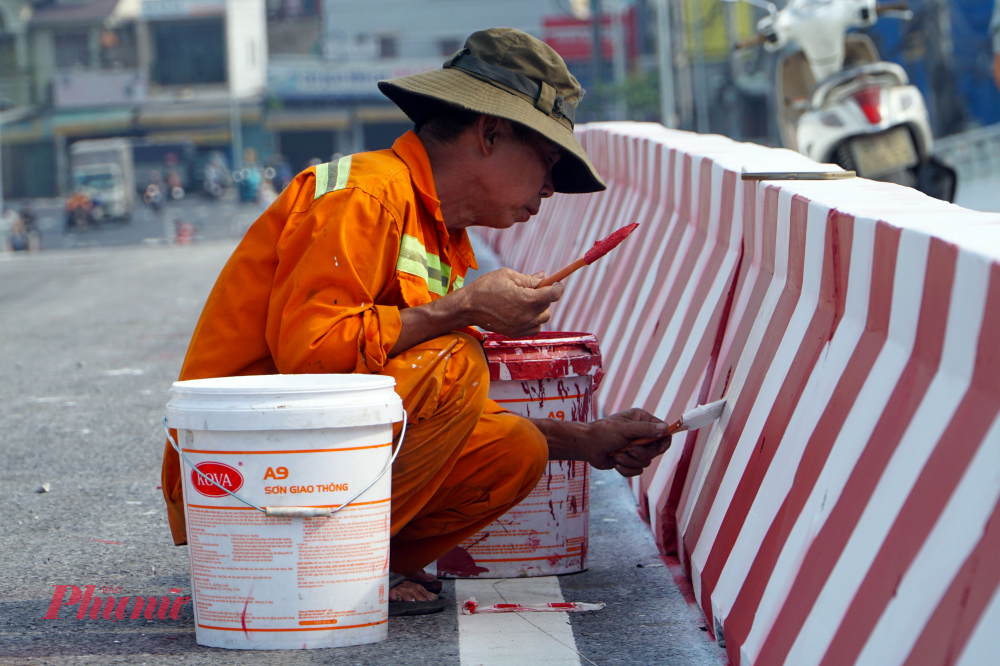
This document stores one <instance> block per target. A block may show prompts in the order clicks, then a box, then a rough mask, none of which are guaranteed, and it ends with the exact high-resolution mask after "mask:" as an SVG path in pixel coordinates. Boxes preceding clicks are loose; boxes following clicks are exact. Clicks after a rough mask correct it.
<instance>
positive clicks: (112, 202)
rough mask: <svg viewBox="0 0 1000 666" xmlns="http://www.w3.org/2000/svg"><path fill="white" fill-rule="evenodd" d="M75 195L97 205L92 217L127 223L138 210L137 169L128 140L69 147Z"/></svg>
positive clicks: (93, 142) (77, 144)
mask: <svg viewBox="0 0 1000 666" xmlns="http://www.w3.org/2000/svg"><path fill="white" fill-rule="evenodd" d="M69 163H70V173H71V175H72V177H73V191H74V193H78V194H84V195H86V196H87V197H89V198H90V200H91V201H92V202H93V206H92V208H91V209H90V215H91V217H92V218H93V220H94V221H95V222H101V221H102V220H103V219H109V220H114V221H118V222H126V221H128V219H129V218H130V217H131V216H132V211H133V209H134V208H135V165H134V162H133V159H132V142H131V141H129V140H128V139H120V138H119V139H89V140H86V141H77V142H76V143H74V144H72V145H71V146H70V147H69Z"/></svg>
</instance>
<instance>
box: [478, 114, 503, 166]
mask: <svg viewBox="0 0 1000 666" xmlns="http://www.w3.org/2000/svg"><path fill="white" fill-rule="evenodd" d="M505 122H506V121H505V120H503V119H502V118H497V117H495V116H487V115H482V116H479V143H480V147H481V149H482V151H483V155H487V156H488V155H492V154H493V151H495V150H496V148H497V145H498V144H499V142H500V137H501V135H502V134H503V129H504V123H505Z"/></svg>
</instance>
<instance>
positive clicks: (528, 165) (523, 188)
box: [474, 127, 562, 229]
mask: <svg viewBox="0 0 1000 666" xmlns="http://www.w3.org/2000/svg"><path fill="white" fill-rule="evenodd" d="M561 156H562V151H561V149H560V148H559V147H557V146H556V145H555V144H553V143H551V142H549V141H547V140H546V139H544V138H542V137H541V136H533V137H531V138H530V139H529V140H528V141H524V140H522V139H520V138H518V137H517V136H516V135H515V134H514V133H513V132H512V131H510V129H509V127H508V129H507V130H506V131H505V132H503V133H502V134H501V135H500V136H499V137H498V138H497V143H496V148H495V150H494V151H493V154H492V155H490V158H489V159H487V160H484V162H483V163H482V170H481V173H480V174H478V176H479V177H478V178H477V179H476V180H477V181H478V182H477V185H478V187H479V190H480V196H478V197H477V204H476V211H475V215H474V219H475V222H474V224H475V225H476V226H483V227H491V228H493V229H507V228H509V227H512V226H514V225H515V224H517V223H518V222H527V221H528V220H529V219H530V218H531V216H533V215H536V214H538V209H539V208H540V207H541V205H542V199H547V198H549V197H551V196H552V194H553V193H554V192H555V189H554V187H553V184H552V167H553V166H554V165H555V163H556V162H558V161H559V159H560V157H561Z"/></svg>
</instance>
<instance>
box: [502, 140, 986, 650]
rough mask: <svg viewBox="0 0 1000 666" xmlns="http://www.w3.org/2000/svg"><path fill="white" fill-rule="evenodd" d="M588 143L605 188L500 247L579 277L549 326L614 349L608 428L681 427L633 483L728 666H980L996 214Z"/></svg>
mask: <svg viewBox="0 0 1000 666" xmlns="http://www.w3.org/2000/svg"><path fill="white" fill-rule="evenodd" d="M578 134H579V136H580V138H581V141H582V142H583V144H584V146H585V147H586V148H587V150H588V152H589V153H590V154H591V155H592V156H593V158H594V161H595V164H596V165H597V167H598V169H599V170H600V171H601V172H602V174H603V175H604V176H605V178H606V180H607V181H608V185H609V189H608V191H607V192H605V193H602V194H595V195H557V196H556V197H555V198H554V199H553V200H552V201H550V202H547V203H546V204H545V205H544V206H543V208H542V213H541V216H540V217H541V219H538V220H537V221H532V222H531V223H528V224H526V225H521V226H519V227H518V228H516V229H514V230H509V231H505V232H490V233H489V235H488V239H489V241H490V243H491V244H492V245H493V247H494V248H495V249H496V250H497V251H498V253H499V254H500V256H501V257H502V258H503V259H504V262H505V263H506V265H508V266H511V267H513V268H515V269H518V270H522V271H524V272H529V273H531V272H535V271H537V270H547V271H549V272H551V271H554V270H555V269H557V268H559V267H560V266H562V265H563V264H565V263H568V261H570V260H572V259H574V258H575V257H576V256H579V255H580V254H582V252H583V251H585V250H586V248H587V247H588V246H589V245H591V244H592V243H593V242H594V241H595V240H596V239H598V238H600V237H602V236H604V235H606V234H607V233H609V232H610V231H611V230H613V229H615V228H617V227H619V226H622V225H623V224H626V223H629V222H633V221H637V222H640V223H641V226H640V228H639V229H638V230H637V231H636V232H635V234H633V236H632V237H630V238H629V240H628V241H626V243H625V244H623V245H622V246H621V247H620V248H619V249H618V250H616V252H615V253H613V254H612V255H609V256H608V257H607V258H606V259H605V260H602V262H599V263H598V264H595V265H593V266H591V267H590V268H588V269H586V270H585V271H580V272H578V273H577V274H575V275H574V276H572V277H570V278H569V279H568V280H567V281H566V296H565V297H564V299H563V301H561V302H560V303H559V304H557V306H556V308H555V310H554V318H553V321H552V323H551V324H550V326H551V327H552V328H554V329H567V330H569V329H572V330H589V331H592V332H594V333H596V334H597V335H598V337H599V338H600V339H601V345H602V349H603V350H604V354H605V368H606V371H607V377H606V379H605V380H604V383H603V385H602V389H601V391H599V392H598V394H597V396H596V398H597V401H598V404H599V405H600V408H601V409H602V410H603V411H604V412H605V413H608V412H613V411H617V410H620V409H625V408H628V407H631V406H633V405H636V406H641V407H644V408H646V409H649V410H650V411H653V412H654V413H656V414H657V415H659V416H661V417H663V418H669V417H673V418H676V417H677V416H678V415H679V414H680V413H681V412H682V411H684V409H686V408H688V407H690V406H693V405H694V404H695V403H701V402H706V401H709V400H715V399H720V398H726V399H727V400H728V404H727V408H726V410H725V412H724V413H723V416H722V418H721V419H720V421H719V423H718V424H716V426H715V427H713V428H706V429H704V430H702V431H699V432H697V433H690V434H688V435H686V436H681V437H677V438H675V441H674V443H673V446H672V447H671V450H670V451H669V452H668V453H667V454H666V455H665V456H663V457H662V458H661V460H660V461H659V462H658V464H657V465H656V466H655V467H654V468H651V469H650V470H648V471H647V472H646V474H644V475H643V476H642V477H641V478H640V479H639V480H638V481H637V482H635V483H634V484H633V488H634V490H635V492H636V495H637V497H638V499H639V501H640V511H641V512H642V513H643V515H645V516H646V517H647V518H648V519H649V520H650V523H651V527H652V529H653V533H654V536H655V538H656V540H657V543H658V545H659V546H660V548H661V549H662V550H663V551H664V552H671V551H673V550H676V551H677V552H678V554H679V555H680V557H681V558H682V561H683V562H684V564H685V567H686V569H687V570H688V572H689V573H690V575H691V577H692V582H693V584H694V587H695V591H696V596H697V598H698V600H699V603H700V604H701V606H702V608H703V609H704V611H705V614H706V616H707V617H708V618H710V620H711V622H710V624H711V625H712V626H713V628H714V629H715V631H716V634H717V637H719V638H722V637H724V638H725V641H726V645H727V650H728V651H729V655H730V658H731V660H732V661H733V663H744V664H789V665H792V664H794V665H799V664H824V665H832V664H850V663H859V664H861V663H863V664H918V663H919V664H939V663H940V664H945V663H949V664H950V663H969V664H971V663H983V662H982V661H976V660H977V659H979V656H978V655H982V654H990V655H992V654H995V652H996V646H995V643H996V638H995V635H996V633H995V628H996V627H997V626H998V624H997V623H998V621H1000V525H998V523H1000V520H995V519H994V518H996V517H997V516H1000V509H998V498H1000V474H998V473H997V471H996V470H997V469H1000V370H998V369H997V368H998V367H1000V363H998V362H1000V345H998V344H997V340H1000V215H998V214H984V213H974V212H972V211H968V210H964V209H961V208H959V207H957V206H953V205H950V204H946V203H943V202H940V201H937V200H934V199H930V198H928V197H925V196H924V195H922V194H920V193H918V192H916V191H914V190H909V189H906V188H902V187H899V186H895V185H891V184H884V183H876V182H872V181H866V180H862V179H853V180H843V181H765V182H755V181H743V180H741V179H740V174H741V173H742V172H746V171H808V170H820V169H822V168H823V167H820V166H819V165H817V164H815V163H814V162H811V161H810V160H808V159H807V158H805V157H803V156H801V155H798V154H797V153H791V152H789V151H785V150H774V149H768V148H763V147H759V146H754V145H750V144H739V143H735V142H732V141H730V140H728V139H725V138H723V137H717V136H700V135H694V134H689V133H683V132H676V131H670V130H666V129H664V128H662V127H659V126H655V125H648V124H633V123H607V124H598V125H588V126H584V127H581V128H579V129H578Z"/></svg>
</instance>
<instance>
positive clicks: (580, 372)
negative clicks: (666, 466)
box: [431, 332, 603, 578]
mask: <svg viewBox="0 0 1000 666" xmlns="http://www.w3.org/2000/svg"><path fill="white" fill-rule="evenodd" d="M483 348H484V349H485V350H486V358H487V360H488V361H489V366H490V392H489V395H490V398H491V399H493V400H495V401H496V402H497V403H499V404H500V405H501V406H502V407H504V408H506V409H508V410H510V411H511V412H514V413H515V414H521V415H522V416H527V417H531V418H553V419H562V420H567V421H579V422H587V421H590V420H591V418H592V412H593V394H594V391H595V390H596V389H597V386H598V384H599V383H600V381H601V378H602V377H603V372H602V370H601V351H600V348H599V346H598V343H597V338H596V337H595V336H594V335H592V334H589V333H563V332H545V333H540V334H539V335H536V336H534V337H531V338H519V339H510V338H505V337H503V336H500V335H494V334H490V335H488V336H487V338H486V340H485V341H484V343H483ZM589 520H590V467H589V465H588V464H587V463H585V462H580V461H566V460H563V461H559V460H552V461H549V463H548V467H547V468H546V470H545V474H544V475H543V476H542V479H541V481H539V483H538V485H537V486H536V487H535V489H534V490H533V491H532V492H531V494H530V495H529V496H528V497H527V498H525V500H524V501H523V502H521V504H519V505H518V506H516V507H515V508H513V509H511V510H510V511H508V512H507V513H506V514H504V515H503V516H501V517H500V518H498V519H497V520H496V521H495V522H493V523H492V524H490V525H489V526H487V527H486V528H485V529H483V530H482V531H481V532H479V533H478V534H476V535H474V536H472V537H471V538H469V539H467V540H466V541H465V542H464V543H462V544H461V545H459V546H458V547H456V548H455V549H453V550H452V551H450V552H448V553H446V554H445V555H443V556H442V557H441V558H440V559H438V561H437V562H436V563H435V564H433V565H431V571H432V573H436V574H437V575H438V576H441V577H444V578H516V577H521V576H549V575H553V574H565V573H575V572H578V571H583V570H584V569H586V568H587V548H588V528H589Z"/></svg>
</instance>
